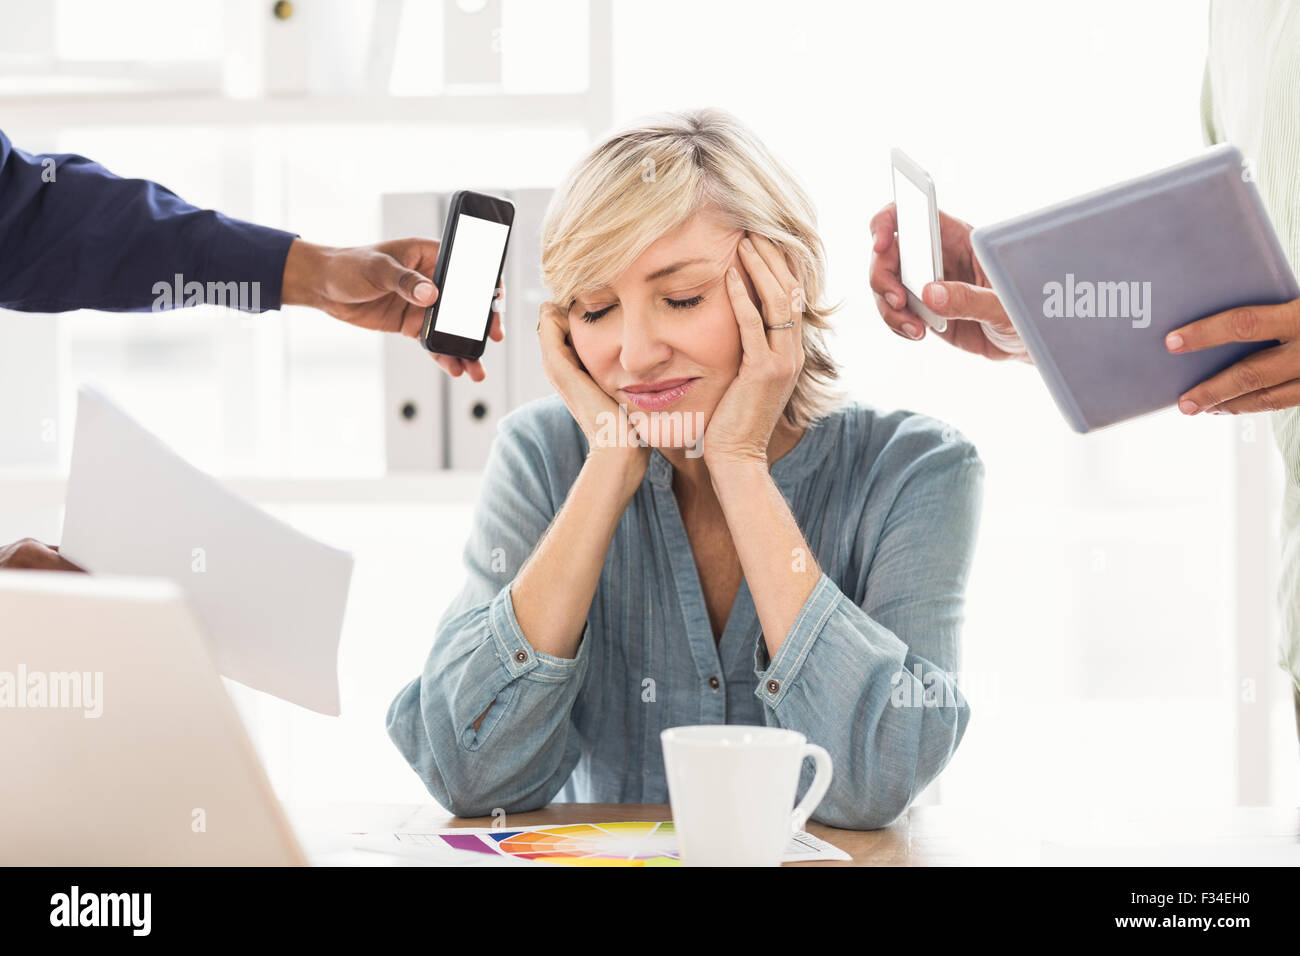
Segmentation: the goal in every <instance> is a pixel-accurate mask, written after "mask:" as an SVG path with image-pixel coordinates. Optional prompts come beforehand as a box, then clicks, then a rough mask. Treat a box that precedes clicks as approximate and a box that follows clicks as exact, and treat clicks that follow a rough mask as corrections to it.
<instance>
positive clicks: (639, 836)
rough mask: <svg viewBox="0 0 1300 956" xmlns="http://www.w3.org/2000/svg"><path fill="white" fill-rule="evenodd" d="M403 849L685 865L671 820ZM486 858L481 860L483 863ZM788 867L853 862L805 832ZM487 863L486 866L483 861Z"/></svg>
mask: <svg viewBox="0 0 1300 956" xmlns="http://www.w3.org/2000/svg"><path fill="white" fill-rule="evenodd" d="M393 836H394V837H396V839H397V842H398V843H399V844H405V845H407V846H421V847H427V848H430V849H440V850H446V849H453V850H465V851H468V852H469V853H478V854H489V855H490V856H491V857H493V858H495V859H497V860H498V862H502V863H505V862H512V861H511V860H503V859H502V858H503V857H509V858H513V861H530V862H535V863H560V864H564V865H568V866H681V865H682V862H681V858H680V857H679V856H678V855H677V835H676V833H675V831H674V830H673V824H672V821H668V822H665V823H653V822H646V821H636V822H631V823H573V824H567V825H565V826H555V827H532V828H528V829H522V828H519V827H516V828H514V829H508V828H500V829H493V828H490V827H488V828H459V829H454V830H437V831H432V832H430V831H425V832H419V833H417V832H409V831H408V832H400V833H395V834H393ZM480 859H482V858H480ZM781 859H782V860H783V861H784V862H787V863H798V862H803V861H807V860H848V859H850V857H849V855H848V854H847V853H845V852H844V851H843V850H841V849H839V848H838V847H836V846H834V845H832V844H830V843H827V842H826V841H825V840H819V839H818V838H817V837H815V836H813V835H812V834H811V833H808V832H806V831H800V832H799V833H796V834H794V835H793V836H792V837H791V838H790V844H789V846H787V847H786V850H785V853H784V855H783V856H782V857H781ZM484 862H485V863H486V862H487V861H486V860H484Z"/></svg>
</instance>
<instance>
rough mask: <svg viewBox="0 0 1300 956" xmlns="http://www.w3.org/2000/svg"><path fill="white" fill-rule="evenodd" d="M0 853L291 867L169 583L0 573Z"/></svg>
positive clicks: (281, 832) (252, 763)
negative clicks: (0, 770)
mask: <svg viewBox="0 0 1300 956" xmlns="http://www.w3.org/2000/svg"><path fill="white" fill-rule="evenodd" d="M0 767H3V768H4V769H3V772H0V864H4V865H10V866H25V865H32V866H47V865H62V866H106V865H112V866H123V865H126V866H137V865H139V866H174V865H207V866H212V865H216V866H224V865H240V866H248V865H266V866H284V865H301V864H305V863H306V862H307V861H306V858H305V857H304V855H303V851H302V848H301V846H300V845H299V843H298V840H297V839H296V838H295V835H294V833H293V831H292V829H291V828H290V826H289V823H288V820H287V818H286V817H285V814H284V812H283V810H282V808H281V806H280V804H279V801H278V800H277V799H276V797H275V794H274V791H273V790H272V789H271V785H270V783H269V781H268V780H267V778H266V775H265V773H264V772H263V770H262V767H261V764H260V763H259V761H258V758H257V754H256V752H255V751H254V749H253V746H252V743H251V742H250V741H249V739H248V737H247V735H246V734H245V733H244V728H243V724H242V723H241V721H240V718H239V715H238V713H237V712H236V710H235V707H234V704H233V703H232V701H231V699H230V696H229V695H228V694H227V693H226V689H225V687H224V686H223V685H222V682H221V678H220V676H219V674H218V672H217V669H216V667H215V665H214V664H213V660H212V658H211V656H210V654H209V651H208V648H207V646H206V644H205V641H204V638H203V633H202V630H201V628H200V626H199V623H198V621H197V620H196V618H195V617H194V614H193V612H192V611H191V609H190V607H189V604H188V602H187V601H186V600H185V598H184V596H183V594H182V592H181V591H180V589H179V588H178V587H177V585H176V584H174V583H172V582H170V581H165V580H154V579H136V578H121V577H116V578H115V577H103V576H91V575H87V574H72V573H59V572H50V571H0Z"/></svg>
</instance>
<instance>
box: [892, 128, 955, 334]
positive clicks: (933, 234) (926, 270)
mask: <svg viewBox="0 0 1300 956" xmlns="http://www.w3.org/2000/svg"><path fill="white" fill-rule="evenodd" d="M890 159H891V161H892V165H893V173H894V210H895V214H896V216H897V220H898V263H899V272H900V274H901V278H902V280H903V288H904V289H905V290H906V292H907V307H908V308H909V309H911V310H912V312H913V314H915V315H916V316H917V317H918V318H920V319H922V320H924V321H925V324H926V325H928V326H930V328H932V329H934V330H935V331H936V332H942V331H944V330H945V329H946V328H948V322H947V320H945V319H944V318H943V316H940V315H935V314H934V313H933V312H931V311H930V310H929V309H928V308H926V306H925V303H924V302H922V301H921V290H922V289H924V288H925V287H926V285H927V284H929V283H931V282H935V281H936V280H939V279H942V278H943V244H942V243H941V242H940V238H939V204H938V203H937V202H936V201H935V198H934V180H933V179H931V178H930V174H929V173H927V172H926V171H925V170H924V169H922V168H921V166H920V165H919V164H918V163H917V162H916V161H915V160H913V159H912V158H911V157H910V156H908V155H907V154H906V153H904V152H903V151H902V150H901V149H898V148H897V147H895V148H894V149H893V150H891V151H890Z"/></svg>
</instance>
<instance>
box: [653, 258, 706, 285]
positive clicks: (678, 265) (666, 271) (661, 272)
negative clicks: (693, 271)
mask: <svg viewBox="0 0 1300 956" xmlns="http://www.w3.org/2000/svg"><path fill="white" fill-rule="evenodd" d="M710 261H711V260H709V259H683V260H682V261H681V262H674V263H673V264H672V265H670V266H664V267H663V268H662V269H656V270H655V271H654V272H652V273H650V274H649V275H648V276H646V277H645V281H646V282H653V281H654V280H655V279H662V278H663V277H664V276H669V275H672V274H673V273H674V272H676V271H677V270H678V269H684V268H685V267H686V266H691V265H695V263H697V262H710Z"/></svg>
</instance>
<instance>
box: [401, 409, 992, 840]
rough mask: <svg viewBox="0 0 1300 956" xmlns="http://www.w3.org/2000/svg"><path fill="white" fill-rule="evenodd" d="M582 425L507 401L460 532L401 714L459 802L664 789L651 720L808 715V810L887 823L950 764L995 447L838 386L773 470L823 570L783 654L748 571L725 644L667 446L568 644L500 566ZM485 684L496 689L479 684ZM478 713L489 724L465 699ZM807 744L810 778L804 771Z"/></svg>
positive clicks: (511, 572)
mask: <svg viewBox="0 0 1300 956" xmlns="http://www.w3.org/2000/svg"><path fill="white" fill-rule="evenodd" d="M586 454H587V440H586V436H585V435H584V434H583V433H582V430H581V429H580V428H579V427H578V425H577V423H576V422H575V421H574V420H573V419H572V417H571V416H570V415H569V412H568V410H567V409H566V408H565V406H564V403H563V402H562V401H561V399H560V398H559V397H558V396H551V397H548V398H543V399H539V400H537V401H534V402H531V403H529V404H527V405H525V406H523V407H521V408H519V409H516V410H515V411H514V412H511V413H510V414H509V415H507V416H505V417H504V418H503V419H502V421H501V423H500V426H499V431H498V434H497V437H496V440H495V442H494V444H493V447H492V451H491V454H490V455H489V460H488V463H487V466H486V468H485V472H484V477H483V486H482V493H481V497H480V499H479V502H478V505H477V508H476V512H475V517H474V524H473V531H472V533H471V536H470V539H469V541H468V543H467V544H466V546H465V551H464V560H465V566H466V571H467V580H466V582H465V585H464V587H463V588H462V589H461V592H460V594H459V596H458V597H457V598H456V599H455V601H454V602H453V603H452V605H451V606H450V607H449V608H447V610H446V612H445V613H444V614H443V615H442V618H441V619H440V621H439V623H438V627H437V633H436V635H435V637H434V642H433V650H432V651H431V652H430V653H429V657H428V659H427V661H426V662H425V665H424V671H423V673H422V674H421V675H420V676H419V677H417V678H416V679H415V680H413V681H412V682H411V683H410V684H408V685H407V686H406V687H405V688H404V689H403V690H402V691H401V692H400V693H399V694H398V695H397V697H396V699H395V700H394V701H393V703H392V705H391V706H390V707H389V710H388V733H389V735H390V736H391V737H392V739H393V742H394V743H395V744H396V745H397V747H398V749H399V750H400V751H401V752H402V755H403V756H405V757H406V759H407V761H408V762H409V763H410V764H411V766H412V767H413V768H414V769H415V771H416V773H418V774H419V775H420V778H421V779H422V780H423V781H424V783H425V785H426V786H427V787H428V788H429V792H430V793H431V794H432V795H433V796H434V798H435V799H436V800H437V801H438V803H440V804H441V805H442V806H444V807H445V808H447V809H449V810H451V811H452V812H454V813H456V814H459V815H461V816H471V817H472V816H486V815H488V814H491V813H493V811H494V810H497V809H500V810H502V811H505V812H507V813H520V812H524V811H527V810H533V809H537V808H538V807H542V806H544V805H546V804H547V803H550V802H551V801H553V800H560V801H581V802H599V803H606V802H608V803H667V802H668V785H667V781H666V779H665V776H664V761H663V751H662V749H661V747H660V741H659V733H660V731H662V730H664V729H665V728H667V727H674V726H678V725H682V724H721V723H727V724H760V725H761V724H767V725H769V726H777V727H786V728H790V729H793V730H797V731H800V732H801V733H803V734H804V735H805V736H806V737H807V738H808V739H809V740H810V741H812V742H813V743H817V744H821V745H822V746H823V747H825V748H826V749H827V750H828V751H830V754H831V757H832V758H833V760H834V763H835V770H834V776H833V779H832V781H831V785H830V790H829V791H828V792H827V794H826V797H825V799H824V800H823V801H822V803H821V805H820V806H819V807H818V808H817V810H816V812H815V813H814V814H813V815H812V816H813V819H814V820H816V821H818V822H821V823H825V824H829V825H831V826H837V827H848V828H853V829H871V828H875V827H881V826H885V825H887V824H889V823H890V822H892V821H893V820H894V819H895V818H897V817H898V816H899V815H900V814H901V813H902V812H903V811H904V810H906V809H907V807H908V805H909V804H910V803H911V801H912V800H913V799H914V798H915V797H916V795H917V794H918V793H919V792H920V791H921V790H922V789H923V788H924V787H925V786H926V784H928V783H929V782H930V781H931V780H932V779H934V777H935V776H936V775H937V774H938V773H939V771H940V770H942V769H943V767H944V766H945V765H946V764H947V762H948V760H949V758H951V756H952V754H953V752H954V751H955V750H956V747H957V744H958V743H959V742H960V740H961V738H962V735H963V734H964V733H965V730H966V724H967V721H968V720H969V716H970V711H969V709H968V706H967V703H966V700H965V698H964V697H963V696H962V694H961V692H960V690H959V689H958V687H957V671H958V665H959V657H960V646H959V638H960V630H961V622H962V603H963V591H964V589H965V584H966V579H967V574H968V571H969V566H970V560H971V553H972V550H973V548H974V544H975V535H976V531H977V527H978V516H979V507H980V500H981V495H982V486H983V472H984V470H983V465H982V463H981V462H980V459H979V456H978V455H977V454H976V453H975V449H974V447H973V446H972V445H971V444H970V443H969V442H968V441H966V440H965V439H964V438H962V437H961V436H960V435H959V434H957V433H956V432H954V431H953V430H952V429H950V428H946V427H945V426H944V425H942V424H941V423H939V422H936V421H935V420H933V419H930V418H926V417H924V416H921V415H916V414H913V413H911V412H905V411H899V412H893V413H890V414H887V415H886V414H881V413H879V412H876V411H874V410H872V409H871V408H868V407H866V406H863V405H858V404H851V403H850V404H844V405H842V406H840V407H839V408H838V409H836V410H835V411H833V412H832V413H830V414H829V415H827V416H826V417H824V418H822V419H820V420H819V421H817V422H816V423H815V424H814V425H813V426H811V427H810V428H808V429H807V430H806V431H805V432H804V434H803V436H802V437H801V438H800V440H799V442H798V443H797V444H796V445H795V447H794V448H793V449H791V450H790V451H789V452H787V453H786V454H785V455H783V456H782V457H781V458H779V459H777V461H776V462H774V463H773V465H772V468H771V474H772V477H773V479H774V480H775V481H776V483H777V485H778V487H779V488H780V489H781V492H782V493H783V495H784V496H785V498H786V500H787V501H788V502H789V503H790V507H791V509H792V511H793V513H794V516H795V519H796V520H797V521H798V523H799V527H800V529H801V530H802V532H803V534H804V537H805V539H806V540H807V543H808V545H809V547H810V548H811V550H812V552H813V554H814V555H815V556H816V559H817V564H818V566H819V567H820V568H821V572H822V573H821V575H820V578H819V580H818V582H817V584H816V586H815V587H814V588H813V591H812V594H811V595H810V596H809V597H808V600H807V602H806V603H805V604H804V607H803V610H802V611H801V612H800V614H799V616H798V618H797V619H796V621H795V623H794V626H793V627H792V628H791V630H790V632H789V633H788V634H786V635H785V640H784V641H783V642H782V644H781V647H780V650H779V652H778V653H777V655H776V658H775V660H771V659H769V657H768V653H767V648H766V643H765V642H764V640H763V636H762V633H761V629H760V626H759V621H758V617H757V614H756V613H755V610H754V602H753V599H752V597H751V595H750V593H749V588H748V585H747V584H746V583H745V582H743V581H742V583H741V585H740V589H739V592H738V593H737V595H736V599H735V604H734V606H733V607H732V609H731V616H730V618H729V619H728V620H727V624H726V629H725V631H724V632H723V634H722V638H721V640H720V641H719V642H716V643H715V640H714V635H713V629H712V626H711V625H710V623H709V616H708V613H707V610H706V607H705V603H704V597H703V592H702V590H701V587H700V581H699V576H698V573H697V571H696V567H695V561H694V556H693V553H692V551H691V546H690V543H689V541H688V539H687V536H686V529H685V527H684V526H683V524H682V518H681V514H680V513H679V511H678V507H677V499H676V498H675V496H674V495H673V489H672V479H673V467H672V465H671V464H670V463H669V462H668V460H667V459H666V458H664V457H663V455H662V454H660V453H659V452H658V451H657V450H655V451H652V452H651V457H650V462H649V465H648V467H647V469H646V475H645V478H644V480H643V481H642V483H641V486H640V487H639V488H638V489H637V492H636V494H635V495H634V496H633V498H632V500H631V502H630V503H629V504H628V507H627V510H626V512H625V513H624V514H623V518H622V520H621V521H620V523H619V525H618V530H617V531H616V532H615V535H614V539H613V542H612V543H611V545H610V548H609V552H608V554H607V555H606V558H605V565H604V568H603V569H602V571H601V575H600V582H599V584H598V585H597V588H596V594H595V597H594V599H593V601H592V605H591V610H590V612H589V614H588V616H587V625H586V628H585V629H584V631H583V635H582V638H581V643H580V644H579V646H578V653H577V656H576V657H575V658H573V659H571V660H569V659H564V658H559V657H554V656H551V655H548V654H542V653H538V652H537V651H535V650H534V649H533V648H532V646H531V645H530V644H529V642H528V637H527V635H525V634H524V633H523V631H522V630H521V629H520V626H519V622H518V620H517V619H516V618H515V612H514V607H513V605H512V603H511V598H510V582H511V581H512V580H513V579H514V577H515V575H516V574H517V573H518V571H519V569H520V567H522V565H523V563H524V561H525V560H527V558H528V556H529V555H530V554H531V553H532V551H533V548H534V546H535V545H536V544H537V542H538V540H539V539H540V538H541V536H542V534H543V532H544V531H545V530H546V528H547V525H548V524H549V523H550V521H551V519H552V518H553V517H554V516H555V515H556V513H557V512H558V511H559V509H560V506H561V505H562V504H563V502H564V499H565V496H566V495H567V494H568V492H569V488H570V486H571V485H572V484H573V482H574V480H575V479H576V477H577V475H578V472H579V470H580V469H581V467H582V464H583V461H584V459H585V457H586ZM493 701H495V705H494V706H493V707H492V709H491V710H488V705H489V704H491V703H492V702H493ZM485 710H488V713H487V716H486V717H485V718H484V720H483V722H482V724H481V726H480V727H479V729H478V730H477V731H476V730H475V729H474V721H475V719H476V718H477V717H478V716H479V715H480V714H482V713H483V712H484V711H485ZM812 776H813V767H812V763H811V761H808V762H806V765H805V767H804V769H803V774H802V777H801V779H800V783H799V794H800V796H802V794H803V793H804V792H805V791H806V790H807V787H808V785H809V784H810V783H811V781H812Z"/></svg>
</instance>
